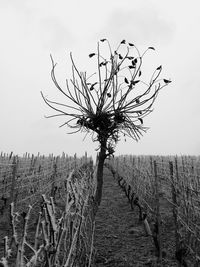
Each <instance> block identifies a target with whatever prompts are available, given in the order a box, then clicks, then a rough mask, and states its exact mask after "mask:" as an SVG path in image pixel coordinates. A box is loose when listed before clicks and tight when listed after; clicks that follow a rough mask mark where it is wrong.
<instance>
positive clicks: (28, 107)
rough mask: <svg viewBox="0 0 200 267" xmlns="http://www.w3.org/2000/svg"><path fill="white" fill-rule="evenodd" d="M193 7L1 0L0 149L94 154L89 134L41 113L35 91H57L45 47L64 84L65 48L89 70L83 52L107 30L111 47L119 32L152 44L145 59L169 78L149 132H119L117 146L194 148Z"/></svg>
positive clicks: (198, 69) (158, 1) (198, 146)
mask: <svg viewBox="0 0 200 267" xmlns="http://www.w3.org/2000/svg"><path fill="white" fill-rule="evenodd" d="M199 10H200V2H199V0H190V1H188V0H168V1H164V0H138V1H136V0H130V1H129V0H123V1H118V0H109V1H108V0H101V1H99V0H98V1H96V0H84V1H83V0H73V1H67V0H54V1H53V0H0V33H1V35H0V40H1V41H0V73H1V78H0V122H1V128H0V140H1V145H0V150H1V151H3V152H8V153H9V152H11V151H13V152H14V153H16V154H17V153H18V154H23V153H25V152H30V153H35V154H36V153H37V152H40V153H41V154H49V153H55V154H56V155H57V154H61V153H62V152H63V151H64V152H66V153H68V154H70V155H73V154H74V153H75V152H76V153H77V154H78V155H83V153H84V152H85V151H88V154H90V155H91V154H94V151H95V148H96V147H97V143H92V141H91V140H90V137H87V138H86V139H85V140H84V141H83V138H84V134H75V135H68V134H67V132H68V131H69V129H67V128H59V125H60V124H62V123H63V120H61V119H59V118H53V119H45V118H44V115H51V114H52V111H51V110H50V109H49V108H48V107H47V106H45V104H44V102H43V100H42V98H41V96H40V91H41V90H42V91H43V92H44V94H45V95H48V96H49V98H51V99H53V98H54V96H56V95H57V92H56V89H55V87H54V86H53V84H52V81H51V78H50V70H51V61H50V56H49V55H50V54H52V55H53V57H54V59H55V61H56V62H57V63H58V67H57V73H58V78H59V80H60V81H61V84H62V83H63V84H64V81H65V78H70V77H71V72H70V67H71V65H70V60H69V53H70V52H71V51H72V52H73V55H74V58H75V60H76V62H77V64H78V66H79V67H80V69H81V70H83V71H85V70H88V69H89V70H90V66H89V60H88V54H89V53H91V52H93V51H95V49H96V45H97V41H98V40H99V39H101V38H107V39H109V40H110V43H111V44H112V46H113V47H114V46H116V45H117V44H118V43H119V42H120V41H121V40H122V39H126V40H127V41H129V42H133V43H134V44H136V45H137V47H138V48H139V50H143V49H144V48H146V47H149V46H154V47H155V48H156V50H155V51H152V52H151V54H150V55H148V56H147V57H146V59H145V60H147V62H148V63H150V64H149V66H150V67H151V66H152V71H153V70H154V69H155V68H156V67H157V66H159V65H162V66H163V73H162V77H163V78H167V79H171V80H172V83H171V84H170V85H169V86H168V87H165V88H164V90H162V91H161V92H160V95H159V96H158V98H157V101H156V103H155V105H154V112H153V113H151V114H150V115H149V117H148V118H146V119H145V120H144V123H145V126H149V127H150V129H149V130H148V132H147V133H146V134H144V136H143V137H142V139H141V140H140V141H139V142H138V143H136V142H135V141H133V140H131V139H127V141H126V142H124V140H123V138H122V140H121V141H120V142H119V144H118V146H117V149H116V154H162V155H165V154H178V155H181V154H195V155H197V154H199V151H200V138H199V137H200V123H199V115H200V105H199V101H200V52H199V49H200V16H199ZM91 71H92V70H91ZM150 71H151V70H150Z"/></svg>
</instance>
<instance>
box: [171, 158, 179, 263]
mask: <svg viewBox="0 0 200 267" xmlns="http://www.w3.org/2000/svg"><path fill="white" fill-rule="evenodd" d="M175 166H176V176H177V180H178V166H177V158H176V159H175ZM169 169H170V178H171V190H172V202H173V204H174V205H173V217H174V224H175V243H176V253H177V252H178V251H179V234H178V218H177V217H178V209H177V192H176V191H177V190H176V184H175V179H174V170H173V163H172V161H170V162H169ZM179 266H181V264H180V263H179Z"/></svg>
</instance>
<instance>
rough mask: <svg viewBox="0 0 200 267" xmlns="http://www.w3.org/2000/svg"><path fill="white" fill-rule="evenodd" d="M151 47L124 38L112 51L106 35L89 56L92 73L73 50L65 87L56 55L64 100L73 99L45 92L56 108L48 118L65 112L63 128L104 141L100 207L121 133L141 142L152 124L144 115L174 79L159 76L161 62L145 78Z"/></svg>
mask: <svg viewBox="0 0 200 267" xmlns="http://www.w3.org/2000/svg"><path fill="white" fill-rule="evenodd" d="M101 43H105V44H107V47H108V52H109V56H108V58H107V57H104V56H103V55H102V53H101V47H100V44H101ZM102 45H103V44H102ZM149 50H155V49H154V48H153V47H148V48H147V49H146V50H145V51H144V52H143V53H142V54H141V53H140V51H139V50H138V49H137V47H136V46H135V45H134V44H133V43H127V42H126V41H125V40H122V41H121V42H120V44H119V45H118V47H117V49H116V50H114V51H113V50H112V48H111V46H110V43H109V41H108V40H107V39H101V40H100V42H98V45H97V51H96V52H95V53H90V54H89V57H90V58H96V61H97V71H96V72H95V73H94V74H92V75H89V76H88V75H87V73H86V72H81V71H79V70H78V68H77V65H76V64H75V62H74V59H73V57H72V54H71V53H70V58H71V64H72V78H71V79H70V80H66V89H65V90H64V89H62V88H61V86H60V85H59V83H58V81H57V79H56V75H55V67H56V64H55V63H54V61H53V58H52V57H51V60H52V70H51V78H52V80H53V82H54V84H55V86H56V88H57V89H58V90H59V91H60V92H61V93H62V94H63V96H64V100H69V101H65V102H62V103H60V102H55V101H52V100H50V99H48V98H47V97H45V96H44V94H43V93H41V94H42V97H43V99H44V101H45V103H46V104H47V105H48V106H49V107H51V108H52V109H53V110H54V111H56V114H54V115H51V116H48V118H52V117H57V116H64V117H65V116H66V117H67V118H68V119H67V121H66V122H65V123H64V124H62V125H61V126H60V127H62V126H66V125H67V126H69V127H70V128H71V129H73V131H72V133H75V132H86V133H91V135H92V139H93V141H98V142H99V148H98V149H99V157H98V166H97V190H96V196H95V203H96V206H97V207H98V205H100V202H101V197H102V185H103V166H104V162H105V159H106V158H107V157H108V156H110V155H112V154H113V153H114V149H115V146H116V144H117V142H118V141H119V137H120V135H121V134H122V135H124V136H129V137H131V138H133V139H134V140H136V141H138V140H139V139H140V137H141V136H142V134H143V132H146V130H147V129H148V128H147V127H145V126H144V125H143V118H144V117H145V116H147V115H148V114H149V113H151V112H152V105H153V103H154V101H155V99H156V97H157V95H158V93H159V91H160V90H161V89H162V88H163V87H165V86H166V85H168V84H169V83H170V82H171V81H170V80H167V79H160V74H161V71H162V66H159V67H157V68H156V69H155V70H154V71H153V74H152V75H151V77H150V79H149V81H143V80H142V76H143V74H142V70H141V67H142V63H143V58H144V55H145V54H146V53H147V51H149ZM91 60H92V59H91ZM69 102H71V103H69Z"/></svg>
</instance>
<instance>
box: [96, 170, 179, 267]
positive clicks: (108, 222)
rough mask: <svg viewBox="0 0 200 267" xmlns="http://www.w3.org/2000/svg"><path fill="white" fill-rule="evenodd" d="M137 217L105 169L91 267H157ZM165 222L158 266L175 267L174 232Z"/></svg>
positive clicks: (152, 248)
mask: <svg viewBox="0 0 200 267" xmlns="http://www.w3.org/2000/svg"><path fill="white" fill-rule="evenodd" d="M138 215H139V213H138V209H137V207H135V209H134V210H131V207H130V204H129V203H128V200H127V198H126V196H125V194H124V192H123V191H122V189H121V188H120V187H119V186H118V184H117V181H115V180H114V179H113V176H112V174H111V172H110V171H109V170H108V169H105V171H104V188H103V196H102V202H101V206H100V208H99V210H98V213H97V217H96V232H95V240H94V246H95V252H96V257H95V263H94V267H103V266H105V267H106V266H107V267H111V266H112V267H142V266H158V265H157V264H156V256H155V246H154V244H153V243H152V240H151V238H150V237H149V236H147V235H146V233H145V229H144V226H143V224H142V223H141V222H139V220H138ZM167 217H168V216H167ZM170 217H171V216H170ZM171 220H172V217H171ZM165 223H166V225H165V226H166V228H167V231H165V233H163V242H165V251H164V254H165V255H164V257H163V262H162V265H161V266H166V267H169V266H170V267H172V266H178V265H177V263H176V260H175V258H174V251H172V250H173V246H172V244H173V243H174V242H173V235H174V233H173V229H172V228H171V227H170V225H171V223H170V221H168V222H167V220H166V221H165ZM167 224H168V225H167ZM166 247H167V249H166Z"/></svg>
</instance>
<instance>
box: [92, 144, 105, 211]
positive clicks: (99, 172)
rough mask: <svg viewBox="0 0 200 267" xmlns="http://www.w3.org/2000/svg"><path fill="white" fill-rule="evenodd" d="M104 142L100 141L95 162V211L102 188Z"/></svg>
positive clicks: (99, 200) (99, 201)
mask: <svg viewBox="0 0 200 267" xmlns="http://www.w3.org/2000/svg"><path fill="white" fill-rule="evenodd" d="M106 142H107V140H103V141H102V142H101V148H100V152H99V157H98V162H97V189H96V194H95V206H96V207H95V213H96V212H97V209H98V206H99V205H100V203H101V198H102V189H103V167H104V161H105V159H106Z"/></svg>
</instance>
